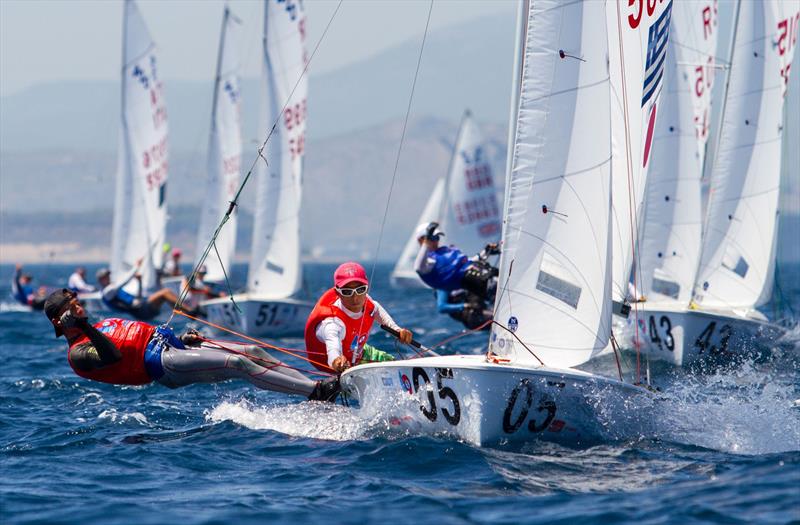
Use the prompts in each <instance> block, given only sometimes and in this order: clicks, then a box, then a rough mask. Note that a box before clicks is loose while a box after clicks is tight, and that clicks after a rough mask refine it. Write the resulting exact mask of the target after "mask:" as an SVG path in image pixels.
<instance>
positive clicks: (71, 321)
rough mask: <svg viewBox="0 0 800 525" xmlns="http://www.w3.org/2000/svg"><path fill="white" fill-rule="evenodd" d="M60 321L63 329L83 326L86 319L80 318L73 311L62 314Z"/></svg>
mask: <svg viewBox="0 0 800 525" xmlns="http://www.w3.org/2000/svg"><path fill="white" fill-rule="evenodd" d="M59 320H60V321H61V326H62V327H63V328H75V327H76V326H78V325H79V324H81V322H82V321H84V322H85V321H86V318H85V317H78V316H77V315H75V314H74V313H73V312H72V310H67V311H66V312H64V313H63V314H61V318H60V319H59Z"/></svg>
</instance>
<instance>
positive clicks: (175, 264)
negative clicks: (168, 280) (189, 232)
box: [161, 248, 183, 277]
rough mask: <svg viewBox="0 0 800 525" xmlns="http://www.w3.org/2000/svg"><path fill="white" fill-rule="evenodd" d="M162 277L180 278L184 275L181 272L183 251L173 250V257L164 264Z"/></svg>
mask: <svg viewBox="0 0 800 525" xmlns="http://www.w3.org/2000/svg"><path fill="white" fill-rule="evenodd" d="M161 275H162V276H164V277H178V276H180V275H183V273H182V272H181V251H180V250H179V249H178V248H173V249H172V256H171V257H170V258H169V259H167V260H166V261H165V262H164V268H163V270H162V271H161Z"/></svg>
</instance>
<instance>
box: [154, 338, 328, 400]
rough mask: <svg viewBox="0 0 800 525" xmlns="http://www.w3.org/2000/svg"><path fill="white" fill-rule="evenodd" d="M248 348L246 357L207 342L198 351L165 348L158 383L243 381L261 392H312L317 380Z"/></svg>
mask: <svg viewBox="0 0 800 525" xmlns="http://www.w3.org/2000/svg"><path fill="white" fill-rule="evenodd" d="M242 346H243V345H237V347H236V349H235V350H236V351H237V352H239V351H241V350H240V349H241V348H242ZM247 348H248V349H249V351H248V352H247V353H248V354H249V355H241V354H239V353H234V352H230V351H226V350H222V349H220V348H219V347H217V346H215V345H213V344H208V343H203V345H201V346H200V347H199V348H187V349H185V350H184V349H178V348H173V347H167V348H166V349H165V350H164V351H163V352H162V354H161V364H162V366H163V367H164V376H163V377H161V378H160V379H159V380H158V382H159V383H161V384H163V385H165V386H168V387H170V388H177V387H180V386H185V385H190V384H193V383H218V382H221V381H226V380H228V379H244V380H245V381H249V382H250V383H252V384H253V385H255V386H256V387H257V388H261V389H263V390H274V391H276V392H282V393H286V394H300V395H303V396H306V397H308V396H311V395H312V394H313V393H314V392H315V388H317V385H318V383H319V382H318V381H314V380H312V379H309V378H308V377H306V376H304V375H303V374H301V373H299V372H297V371H295V370H291V369H288V368H286V367H285V366H282V365H283V363H281V362H280V361H278V360H277V359H275V358H274V357H272V356H270V355H269V354H268V353H267V352H264V351H263V350H261V349H260V348H256V350H258V352H255V351H253V348H255V347H247ZM262 353H263V355H264V356H266V357H263V356H262V355H261V354H262ZM256 354H258V355H256ZM254 358H255V359H254Z"/></svg>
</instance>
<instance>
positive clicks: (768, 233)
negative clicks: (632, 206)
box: [695, 0, 800, 309]
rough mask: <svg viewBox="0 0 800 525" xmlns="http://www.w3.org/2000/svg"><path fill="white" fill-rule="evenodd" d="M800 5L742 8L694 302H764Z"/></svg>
mask: <svg viewBox="0 0 800 525" xmlns="http://www.w3.org/2000/svg"><path fill="white" fill-rule="evenodd" d="M798 21H800V1H798V0H785V1H779V0H769V1H764V2H749V1H744V2H741V4H740V6H739V21H738V24H737V26H736V28H735V31H736V34H735V37H734V38H735V40H734V45H733V52H732V59H731V66H730V67H731V70H730V79H729V85H728V90H727V100H726V102H725V111H724V116H723V121H722V128H721V137H720V145H719V151H718V152H717V158H716V159H715V163H714V167H713V170H712V174H711V189H710V197H709V205H708V206H709V209H708V218H707V223H706V230H705V238H704V241H703V255H702V260H701V264H700V271H699V273H698V276H697V280H696V283H695V301H696V302H697V303H698V304H700V305H701V306H703V307H711V308H725V309H730V308H752V307H754V306H757V305H759V304H760V303H762V302H764V301H766V300H768V297H767V295H768V294H767V293H766V291H767V290H768V289H769V287H770V285H771V282H770V281H771V279H770V276H771V272H772V266H773V264H774V237H775V235H776V233H777V228H776V219H777V213H778V193H779V186H780V174H781V141H782V139H783V106H784V98H785V96H786V88H787V86H788V79H789V68H790V66H791V63H792V57H793V55H794V49H795V46H796V45H797V31H798Z"/></svg>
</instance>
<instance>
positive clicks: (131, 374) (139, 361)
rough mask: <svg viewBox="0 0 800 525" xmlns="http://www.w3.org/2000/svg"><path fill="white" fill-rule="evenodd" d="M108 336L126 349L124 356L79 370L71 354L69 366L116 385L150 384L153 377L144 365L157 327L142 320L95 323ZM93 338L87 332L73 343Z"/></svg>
mask: <svg viewBox="0 0 800 525" xmlns="http://www.w3.org/2000/svg"><path fill="white" fill-rule="evenodd" d="M94 327H95V328H97V329H98V330H99V331H100V332H102V333H103V334H104V335H105V336H106V337H108V338H109V339H110V340H111V342H112V343H114V346H116V347H117V348H118V349H119V351H120V352H121V353H122V359H121V360H120V361H117V362H116V363H114V364H113V365H108V366H104V367H103V368H98V369H96V370H79V369H78V368H76V367H75V366H74V365H73V364H72V360H71V359H70V358H69V354H67V359H68V360H69V366H71V367H72V369H73V370H74V371H75V373H76V374H78V375H79V376H81V377H85V378H86V379H91V380H93V381H100V382H102V383H112V384H115V385H146V384H147V383H150V382H151V381H152V378H151V377H150V375H149V374H148V373H147V370H145V367H144V351H145V349H146V348H147V344H148V343H149V342H150V337H151V336H152V335H153V332H155V330H156V329H155V327H154V326H151V325H149V324H147V323H143V322H141V321H128V320H127V319H116V318H112V319H105V320H103V321H101V322H99V323H97V324H96V325H94ZM88 341H89V338H88V337H86V336H85V335H84V336H82V337H80V338H78V339H76V340H75V341H73V342H72V344H70V345H69V347H70V349H72V348H74V347H76V346H78V345H81V344H84V343H86V342H88Z"/></svg>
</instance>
